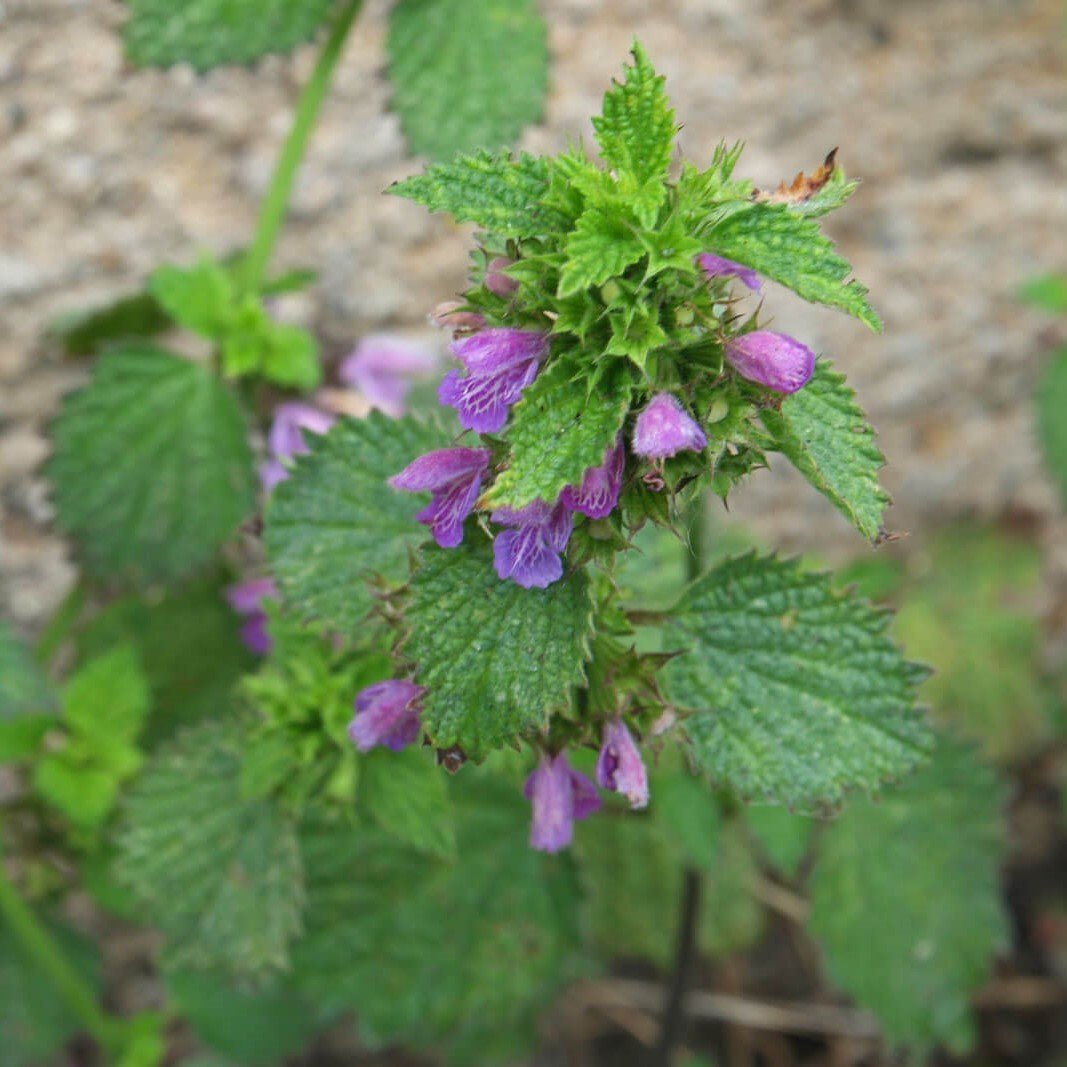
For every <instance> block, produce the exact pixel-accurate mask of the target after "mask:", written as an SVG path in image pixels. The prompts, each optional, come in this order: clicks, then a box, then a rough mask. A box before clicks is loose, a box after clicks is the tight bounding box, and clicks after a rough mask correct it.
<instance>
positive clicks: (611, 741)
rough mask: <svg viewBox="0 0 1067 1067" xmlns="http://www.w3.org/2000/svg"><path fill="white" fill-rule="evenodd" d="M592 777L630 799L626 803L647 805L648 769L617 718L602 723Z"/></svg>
mask: <svg viewBox="0 0 1067 1067" xmlns="http://www.w3.org/2000/svg"><path fill="white" fill-rule="evenodd" d="M596 780H597V784H598V785H599V786H600V787H601V788H602V789H610V790H611V791H612V792H615V793H622V795H623V796H624V797H626V799H627V800H629V801H630V807H632V808H644V807H647V806H648V773H647V771H646V770H645V764H644V761H643V760H642V759H641V752H640V749H638V747H637V745H636V743H635V742H634V739H633V735H632V734H631V733H630V731H629V729H628V728H627V726H626V724H625V723H624V722H623V721H622V720H621V719H618V718H615V719H612V720H611V721H610V722H608V723H606V724H605V725H604V737H603V744H602V745H601V748H600V755H599V756H598V757H597V761H596Z"/></svg>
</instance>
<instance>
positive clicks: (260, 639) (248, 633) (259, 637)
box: [240, 611, 274, 656]
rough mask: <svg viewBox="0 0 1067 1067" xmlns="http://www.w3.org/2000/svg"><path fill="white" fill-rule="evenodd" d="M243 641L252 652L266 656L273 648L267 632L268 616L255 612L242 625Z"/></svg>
mask: <svg viewBox="0 0 1067 1067" xmlns="http://www.w3.org/2000/svg"><path fill="white" fill-rule="evenodd" d="M240 633H241V641H242V643H243V644H244V646H245V648H247V649H248V650H249V651H250V652H254V653H255V654H256V655H257V656H265V655H266V654H267V653H268V652H269V651H270V650H271V647H272V646H273V644H274V642H273V641H272V640H271V636H270V634H269V633H268V632H267V616H266V615H264V614H263V612H261V611H257V612H253V613H252V614H251V615H249V616H248V618H247V619H245V621H244V623H242V625H241V631H240Z"/></svg>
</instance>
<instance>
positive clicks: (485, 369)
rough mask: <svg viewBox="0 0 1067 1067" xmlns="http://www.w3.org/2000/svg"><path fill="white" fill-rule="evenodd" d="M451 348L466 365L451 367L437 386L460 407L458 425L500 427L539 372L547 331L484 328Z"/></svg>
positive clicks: (440, 393) (449, 402)
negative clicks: (457, 368)
mask: <svg viewBox="0 0 1067 1067" xmlns="http://www.w3.org/2000/svg"><path fill="white" fill-rule="evenodd" d="M452 352H453V354H454V355H455V357H456V358H457V359H458V360H459V361H460V362H461V363H462V364H463V366H464V367H465V368H466V370H467V377H465V378H461V377H460V375H459V372H458V371H449V373H448V374H446V375H445V377H444V380H443V381H442V382H441V385H440V388H439V389H438V390H437V397H438V399H439V400H440V401H441V403H442V404H447V405H448V406H449V407H453V408H455V409H456V411H457V413H458V414H459V421H460V425H461V426H463V427H464V429H467V430H474V431H475V432H476V433H496V432H497V431H498V430H500V429H501V428H502V427H503V425H504V423H505V422H507V419H508V409H509V408H510V407H511V405H512V404H514V403H515V401H516V400H518V399H519V397H520V396H522V391H523V390H524V389H525V388H526V386H528V385H529V384H530V382H532V381H533V380H534V378H536V377H537V370H538V367H539V366H540V364H541V361H542V360H543V359H544V358H545V356H546V355H548V337H547V336H546V335H545V334H542V333H534V332H531V331H529V330H511V329H504V328H494V329H489V330H480V331H479V332H478V333H475V334H471V336H469V337H464V338H462V339H461V340H458V341H453V342H452Z"/></svg>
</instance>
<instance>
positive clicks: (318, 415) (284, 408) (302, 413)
mask: <svg viewBox="0 0 1067 1067" xmlns="http://www.w3.org/2000/svg"><path fill="white" fill-rule="evenodd" d="M336 421H337V418H336V416H335V415H331V414H330V412H328V411H321V410H320V409H319V408H317V407H314V406H313V405H311V404H304V403H302V402H300V401H299V400H290V401H286V403H284V404H279V405H278V406H277V407H276V408H275V409H274V421H273V422H272V423H271V427H270V432H269V433H268V435H267V447H268V449H269V450H270V453H271V455H272V456H273V457H274V458H275V459H291V458H292V457H293V456H300V455H303V454H304V453H305V452H307V451H308V444H307V441H306V440H305V439H304V433H303V431H304V430H307V431H309V432H310V433H314V434H324V433H326V432H327V431H328V430H329V429H330V427H331V426H333V424H334V423H335V422H336Z"/></svg>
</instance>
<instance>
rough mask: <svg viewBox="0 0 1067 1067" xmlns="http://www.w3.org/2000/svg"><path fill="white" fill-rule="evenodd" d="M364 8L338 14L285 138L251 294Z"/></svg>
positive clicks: (262, 216)
mask: <svg viewBox="0 0 1067 1067" xmlns="http://www.w3.org/2000/svg"><path fill="white" fill-rule="evenodd" d="M362 6H363V0H348V3H346V4H345V6H344V7H343V8H342V9H341V10H340V11H339V12H338V14H337V20H336V21H335V22H334V24H333V28H332V29H331V30H330V36H329V37H327V38H326V43H325V44H324V45H323V46H322V52H320V53H319V58H318V62H317V63H316V64H315V69H314V70H313V71H312V72H311V77H310V78H308V81H307V84H306V85H305V86H304V88H303V90H302V91H301V93H300V98H299V100H297V103H296V113H295V114H294V115H293V125H292V127H291V128H290V130H289V136H288V137H286V139H285V144H284V145H282V151H281V155H279V156H278V162H277V163H276V164H275V165H274V174H273V175H272V176H271V180H270V186H269V187H268V188H267V192H266V195H265V196H264V197H263V202H262V204H261V205H260V208H259V219H258V221H257V222H256V232H255V234H254V235H253V237H252V244H251V246H250V247H249V249H248V255H247V256H246V257H245V262H244V266H243V276H242V281H243V283H244V287H245V290H246V291H247V292H256V291H257V290H258V289H259V287H260V284H261V283H262V281H263V272H264V271H265V270H266V269H267V262H268V261H269V259H270V256H271V253H272V252H273V251H274V243H275V241H276V240H277V239H278V230H279V229H281V225H282V222H283V220H284V219H285V212H286V208H287V207H288V206H289V196H290V194H291V193H292V190H293V182H294V181H295V180H296V172H297V171H298V170H299V169H300V163H301V160H302V159H303V158H304V151H305V150H306V148H307V143H308V138H309V137H310V136H311V130H312V128H313V127H314V125H315V119H316V118H317V117H318V114H319V109H320V107H321V106H322V102H323V100H324V99H325V98H326V90H327V89H328V88H329V85H330V78H331V76H332V75H333V70H334V67H336V66H337V61H338V59H340V57H341V52H342V51H343V49H344V44H345V38H346V37H347V36H348V31H349V30H350V29H351V28H352V23H353V22H355V19H356V15H358V14H359V9H360V8H361V7H362Z"/></svg>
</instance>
